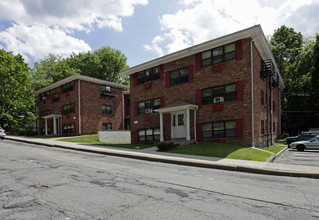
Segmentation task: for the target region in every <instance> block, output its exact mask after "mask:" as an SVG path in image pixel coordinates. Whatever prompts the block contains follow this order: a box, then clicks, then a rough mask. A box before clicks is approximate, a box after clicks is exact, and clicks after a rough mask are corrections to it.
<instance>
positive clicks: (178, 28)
mask: <svg viewBox="0 0 319 220" xmlns="http://www.w3.org/2000/svg"><path fill="white" fill-rule="evenodd" d="M179 3H180V4H181V5H182V6H183V9H181V10H179V11H177V12H176V13H174V14H165V15H163V16H161V17H160V18H159V21H160V25H161V31H162V34H160V35H159V36H160V37H161V38H163V42H166V44H165V45H162V44H161V45H159V44H156V43H154V42H152V43H151V44H148V45H145V46H144V48H147V50H148V51H151V50H152V48H153V52H154V53H157V54H158V55H160V54H159V53H158V51H160V48H163V49H162V51H161V55H163V53H171V52H174V51H177V50H181V49H183V48H185V47H188V46H191V45H194V44H199V43H201V42H204V41H207V40H210V39H214V38H217V37H220V36H223V35H225V34H229V33H232V32H235V31H239V30H241V29H244V28H248V27H251V26H253V25H256V24H261V26H262V28H263V30H264V33H265V34H266V35H269V34H273V31H274V30H275V29H277V28H279V27H280V26H281V25H284V24H286V23H288V24H291V27H294V26H296V27H297V26H298V24H299V26H300V27H302V26H303V27H304V26H306V27H307V28H309V29H308V32H312V33H315V32H316V31H318V25H312V26H313V27H310V24H307V25H305V24H303V21H313V22H314V20H315V19H314V18H313V17H314V16H315V15H316V16H318V15H317V14H318V13H315V12H314V11H319V8H318V6H317V5H318V4H317V3H318V0H303V1H300V0H286V1H281V2H280V6H279V7H278V4H279V3H278V2H277V3H276V5H273V6H272V3H271V2H270V1H268V0H259V1H257V0H223V1H220V0H183V1H180V2H179ZM305 6H307V9H308V11H313V13H312V14H307V13H305V12H302V11H301V9H302V8H303V7H305ZM311 7H316V10H314V9H313V8H312V10H310V9H311ZM296 14H298V16H297V17H303V19H300V20H297V19H293V18H295V16H296ZM305 18H307V19H305ZM289 21H290V22H289ZM288 24H286V25H288ZM304 29H305V28H304ZM156 37H158V36H156ZM155 48H156V49H155Z"/></svg>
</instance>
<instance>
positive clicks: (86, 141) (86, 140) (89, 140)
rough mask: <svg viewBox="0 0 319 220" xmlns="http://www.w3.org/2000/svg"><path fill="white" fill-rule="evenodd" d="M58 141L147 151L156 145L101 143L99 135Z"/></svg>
mask: <svg viewBox="0 0 319 220" xmlns="http://www.w3.org/2000/svg"><path fill="white" fill-rule="evenodd" d="M57 141H64V142H72V143H81V144H95V145H99V146H106V147H119V148H127V149H138V150H140V149H145V148H150V147H153V146H154V145H149V144H147V145H146V144H130V143H121V144H117V143H104V142H100V141H99V140H98V138H97V134H94V135H85V136H80V137H72V138H65V139H58V140H57Z"/></svg>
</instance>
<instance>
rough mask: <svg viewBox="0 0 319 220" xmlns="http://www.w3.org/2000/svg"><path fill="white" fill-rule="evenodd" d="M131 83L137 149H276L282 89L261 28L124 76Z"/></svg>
mask: <svg viewBox="0 0 319 220" xmlns="http://www.w3.org/2000/svg"><path fill="white" fill-rule="evenodd" d="M122 73H123V74H126V75H129V76H130V77H131V78H130V79H131V84H130V100H131V108H130V119H131V137H132V143H139V142H140V143H142V142H157V141H170V140H185V141H189V142H192V141H215V142H222V143H233V144H239V145H246V146H252V145H254V146H266V145H270V144H271V142H272V140H274V139H275V138H276V137H277V135H278V134H280V130H281V127H280V125H281V118H280V115H281V113H280V90H281V89H283V88H284V84H283V81H282V78H281V76H280V73H279V71H278V69H277V67H276V64H275V61H274V57H273V55H272V53H271V51H270V49H269V46H268V44H267V40H266V38H265V36H264V34H263V31H262V29H261V27H260V25H256V26H253V27H251V28H248V29H245V30H242V31H239V32H236V33H233V34H229V35H226V36H223V37H220V38H217V39H214V40H211V41H208V42H205V43H202V44H199V45H195V46H193V47H190V48H187V49H184V50H181V51H178V52H175V53H172V54H169V55H166V56H163V57H160V58H157V59H155V60H152V61H149V62H146V63H143V64H140V65H138V66H135V67H132V68H130V69H128V70H125V71H123V72H122Z"/></svg>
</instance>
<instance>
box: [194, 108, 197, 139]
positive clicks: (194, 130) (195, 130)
mask: <svg viewBox="0 0 319 220" xmlns="http://www.w3.org/2000/svg"><path fill="white" fill-rule="evenodd" d="M197 109H198V107H196V108H195V109H194V140H195V143H196V144H198V142H197V140H196V139H197V137H196V111H197Z"/></svg>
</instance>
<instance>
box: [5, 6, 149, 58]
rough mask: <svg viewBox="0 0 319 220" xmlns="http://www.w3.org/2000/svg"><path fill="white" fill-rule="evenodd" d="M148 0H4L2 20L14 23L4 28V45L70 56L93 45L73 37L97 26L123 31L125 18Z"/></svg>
mask: <svg viewBox="0 0 319 220" xmlns="http://www.w3.org/2000/svg"><path fill="white" fill-rule="evenodd" d="M147 3H148V0H117V1H114V0H103V1H101V0H89V1H88V0H1V1H0V20H4V21H7V22H11V23H12V24H13V26H12V27H10V28H8V29H6V30H4V31H2V32H0V45H1V46H0V47H3V48H6V49H7V50H12V51H13V52H14V53H21V54H23V55H24V57H26V56H32V57H34V58H36V59H41V58H43V57H44V56H46V55H47V54H48V53H54V54H59V55H62V56H68V55H69V54H70V53H71V52H76V53H77V52H83V51H84V52H87V51H89V50H91V47H90V46H89V45H88V44H87V43H85V42H84V41H83V40H80V39H76V38H75V37H73V36H72V35H73V33H74V31H86V32H90V31H92V30H94V28H110V29H113V30H115V31H118V32H121V31H123V27H122V18H124V17H128V16H132V15H133V13H134V7H135V6H136V5H146V4H147Z"/></svg>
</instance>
